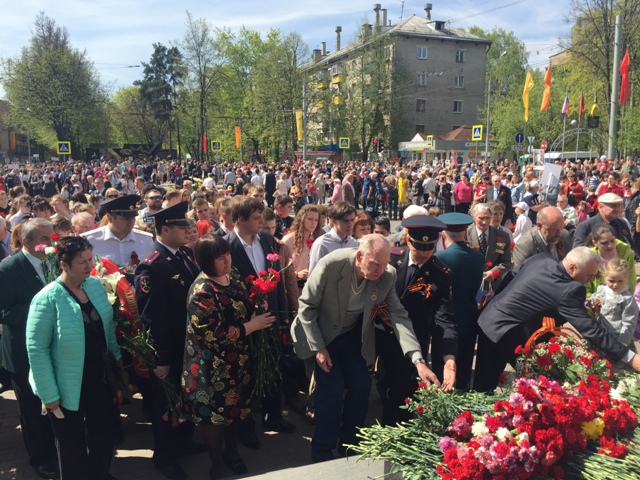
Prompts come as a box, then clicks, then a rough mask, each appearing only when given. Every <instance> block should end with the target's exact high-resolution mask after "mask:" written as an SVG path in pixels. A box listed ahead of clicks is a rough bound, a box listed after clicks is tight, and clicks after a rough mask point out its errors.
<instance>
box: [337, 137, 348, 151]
mask: <svg viewBox="0 0 640 480" xmlns="http://www.w3.org/2000/svg"><path fill="white" fill-rule="evenodd" d="M338 142H339V146H340V148H341V149H343V150H348V149H349V147H350V146H351V139H350V138H349V137H340V139H339V140H338Z"/></svg>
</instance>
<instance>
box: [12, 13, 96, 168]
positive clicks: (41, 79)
mask: <svg viewBox="0 0 640 480" xmlns="http://www.w3.org/2000/svg"><path fill="white" fill-rule="evenodd" d="M2 67H3V73H4V80H3V87H4V89H5V92H6V97H7V100H8V101H9V104H10V110H9V115H8V119H7V120H8V122H9V123H11V124H15V125H20V128H21V130H22V131H24V132H25V133H27V134H28V135H30V136H31V137H32V138H34V139H36V140H37V141H39V142H42V143H48V144H51V140H52V137H53V139H54V140H64V141H71V143H72V152H74V154H75V155H76V156H81V154H80V155H79V152H81V151H82V149H81V147H82V146H85V145H87V144H88V143H89V142H91V141H99V140H105V139H106V125H107V122H106V117H105V103H104V102H105V101H106V96H107V95H106V90H105V88H104V86H103V85H102V84H101V82H100V79H99V76H98V74H97V72H96V70H95V69H94V67H93V63H92V62H91V61H90V60H89V58H88V56H87V53H86V52H85V51H79V50H77V49H74V48H73V47H72V46H71V44H70V40H69V34H68V32H67V30H66V29H65V28H64V27H61V26H58V25H56V22H55V20H53V19H51V18H49V17H47V16H46V15H45V14H44V12H41V13H40V14H39V15H38V16H37V17H36V20H35V24H34V30H33V36H32V38H31V41H30V43H29V45H28V46H26V47H24V48H23V49H22V53H21V55H20V57H18V58H8V59H4V60H3V63H2ZM76 152H78V153H76Z"/></svg>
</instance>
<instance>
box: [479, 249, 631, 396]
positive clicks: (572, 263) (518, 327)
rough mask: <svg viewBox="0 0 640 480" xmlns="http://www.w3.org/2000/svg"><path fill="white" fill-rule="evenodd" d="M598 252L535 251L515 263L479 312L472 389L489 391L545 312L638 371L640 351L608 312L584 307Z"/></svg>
mask: <svg viewBox="0 0 640 480" xmlns="http://www.w3.org/2000/svg"><path fill="white" fill-rule="evenodd" d="M599 263H600V257H599V256H598V255H597V254H596V253H595V252H593V251H591V250H590V249H589V248H587V247H577V248H575V249H573V250H571V251H570V252H569V253H568V254H567V256H566V257H564V260H563V261H562V262H558V261H557V260H556V259H555V258H553V257H552V256H551V255H548V254H540V255H535V256H533V257H531V258H530V259H528V260H527V261H525V262H524V263H523V264H522V265H521V266H520V267H517V268H515V269H514V270H513V271H512V273H510V274H509V276H508V277H509V278H507V279H505V281H504V282H503V284H502V285H501V291H500V290H499V291H498V292H497V294H496V296H495V298H494V299H493V300H491V301H490V302H489V303H488V304H487V307H486V308H485V309H484V310H483V312H482V313H481V314H480V318H479V319H478V326H479V327H480V338H479V340H478V354H477V357H476V372H475V380H474V383H473V387H474V390H477V391H479V392H491V391H493V390H494V389H495V388H496V387H497V386H498V377H499V375H500V374H501V373H502V372H503V371H504V368H505V366H506V364H507V363H509V364H511V365H512V366H513V367H515V365H516V359H517V355H516V353H515V350H516V347H517V346H518V345H523V346H524V344H525V343H526V342H527V340H528V339H529V337H531V335H532V334H533V333H534V332H535V331H536V330H537V329H538V328H540V327H541V326H542V319H543V317H553V318H554V319H555V321H556V324H557V325H562V324H563V323H566V322H568V323H570V324H571V326H573V328H575V329H576V330H577V331H578V332H579V333H580V334H581V335H582V336H583V337H584V338H585V339H586V340H587V341H589V342H590V343H591V344H593V345H594V346H595V347H598V348H599V349H601V350H603V351H604V352H605V354H606V356H607V358H609V360H611V362H612V363H613V362H618V361H620V360H623V361H625V362H627V363H629V364H630V366H631V367H633V368H634V369H635V370H637V371H640V356H639V355H637V354H635V353H634V352H633V351H631V350H629V347H628V346H627V345H624V344H623V343H621V342H620V341H618V333H617V332H615V331H613V329H612V328H610V327H609V326H608V323H607V322H606V321H605V320H604V318H600V319H599V321H596V320H594V319H593V318H591V316H590V315H589V313H588V312H587V309H586V308H585V300H586V295H587V290H586V288H585V285H586V284H587V283H589V282H591V281H592V280H593V279H594V278H595V276H596V275H597V274H598V268H599V266H600V265H599Z"/></svg>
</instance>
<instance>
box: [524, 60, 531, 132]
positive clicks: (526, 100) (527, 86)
mask: <svg viewBox="0 0 640 480" xmlns="http://www.w3.org/2000/svg"><path fill="white" fill-rule="evenodd" d="M532 88H533V77H531V72H530V71H529V70H527V78H526V79H525V81H524V90H523V91H522V103H523V104H524V121H525V122H528V121H529V92H530V91H531V89H532Z"/></svg>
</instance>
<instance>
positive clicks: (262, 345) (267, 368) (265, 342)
mask: <svg viewBox="0 0 640 480" xmlns="http://www.w3.org/2000/svg"><path fill="white" fill-rule="evenodd" d="M267 260H268V261H269V262H271V264H272V266H274V267H275V266H276V263H278V262H280V255H278V254H277V253H275V252H274V253H270V254H268V255H267ZM291 264H292V260H289V263H288V264H287V265H286V266H285V267H284V268H283V269H282V270H279V271H278V270H276V269H275V268H268V269H267V270H266V271H262V272H258V274H257V276H254V275H249V276H248V277H247V278H245V280H244V281H245V283H246V284H247V285H248V286H249V298H251V300H253V302H254V304H255V305H257V307H258V311H257V313H258V314H262V313H266V312H267V311H268V308H264V305H265V304H266V302H267V297H268V295H269V293H271V292H273V291H275V290H276V288H278V283H279V282H280V273H282V272H283V271H284V270H285V269H286V268H288V267H290V266H291ZM249 342H250V344H251V348H250V351H251V353H252V356H253V359H254V371H255V383H254V386H253V392H252V395H256V396H258V397H262V396H263V395H264V394H265V393H268V392H269V391H270V390H271V389H272V388H274V387H275V386H276V385H277V384H278V381H279V380H280V377H281V373H280V368H279V367H278V359H279V356H280V342H279V337H278V336H277V335H276V332H274V329H273V328H264V329H262V330H258V331H257V332H253V333H252V334H251V335H250V336H249Z"/></svg>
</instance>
